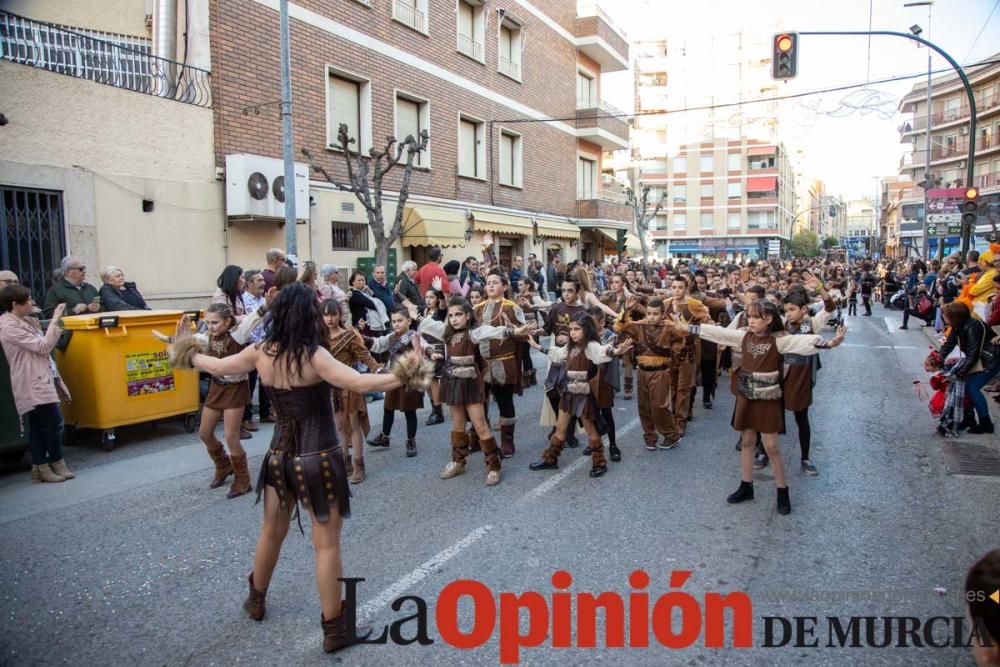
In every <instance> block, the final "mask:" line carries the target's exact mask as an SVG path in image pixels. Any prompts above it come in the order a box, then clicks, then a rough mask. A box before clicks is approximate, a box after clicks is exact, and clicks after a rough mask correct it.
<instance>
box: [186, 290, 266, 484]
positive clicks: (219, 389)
mask: <svg viewBox="0 0 1000 667" xmlns="http://www.w3.org/2000/svg"><path fill="white" fill-rule="evenodd" d="M205 324H207V325H208V352H207V354H208V355H209V356H211V357H215V358H216V359H223V358H225V357H229V356H232V355H234V354H239V353H240V352H241V351H242V350H243V347H244V345H245V344H246V341H245V340H242V339H240V340H237V338H239V336H238V335H237V332H236V317H235V316H234V315H233V311H232V310H231V309H230V308H229V306H227V305H225V304H221V303H213V304H212V305H211V306H209V308H208V310H207V311H205ZM249 402H250V383H249V376H248V375H247V374H246V373H242V374H238V375H222V376H214V375H213V376H212V379H211V381H210V384H209V387H208V395H207V396H206V397H205V406H204V407H203V408H202V411H201V427H200V428H199V429H198V436H199V437H200V438H201V441H202V442H204V443H205V447H207V448H208V455H209V456H211V457H212V461H213V462H214V463H215V478H214V479H213V480H212V482H211V484H209V488H212V489H216V488H218V487H220V486H222V485H223V484H225V483H226V478H227V477H229V475H230V474H232V475H233V483H232V485H231V486H230V487H229V493H227V494H226V497H227V498H236V497H237V496H242V495H243V494H245V493H250V491H252V490H253V487H252V486H251V485H250V468H249V467H247V454H246V451H245V450H244V449H243V445H242V444H240V426H241V425H242V423H243V410H244V409H245V408H246V405H247V403H249ZM219 419H222V422H223V432H224V434H225V439H226V444H227V445H228V446H229V456H226V450H225V448H224V447H223V446H222V443H221V442H219V441H218V440H217V439H216V437H215V427H216V425H217V424H218V423H219Z"/></svg>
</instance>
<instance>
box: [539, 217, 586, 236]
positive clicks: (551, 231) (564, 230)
mask: <svg viewBox="0 0 1000 667" xmlns="http://www.w3.org/2000/svg"><path fill="white" fill-rule="evenodd" d="M538 235H539V236H545V237H548V238H552V239H578V238H580V228H579V227H577V226H576V225H574V224H573V223H572V222H558V221H555V220H539V221H538Z"/></svg>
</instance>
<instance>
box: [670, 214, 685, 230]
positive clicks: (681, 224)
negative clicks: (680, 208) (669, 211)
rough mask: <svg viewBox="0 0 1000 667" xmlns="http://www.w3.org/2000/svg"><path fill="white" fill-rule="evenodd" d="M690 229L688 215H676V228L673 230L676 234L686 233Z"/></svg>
mask: <svg viewBox="0 0 1000 667" xmlns="http://www.w3.org/2000/svg"><path fill="white" fill-rule="evenodd" d="M687 228H688V219H687V214H686V213H674V226H673V230H674V231H675V232H686V231H687Z"/></svg>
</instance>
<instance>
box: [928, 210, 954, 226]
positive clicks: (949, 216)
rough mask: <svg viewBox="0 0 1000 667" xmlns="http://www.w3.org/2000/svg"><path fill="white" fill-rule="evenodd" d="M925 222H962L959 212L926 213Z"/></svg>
mask: <svg viewBox="0 0 1000 667" xmlns="http://www.w3.org/2000/svg"><path fill="white" fill-rule="evenodd" d="M927 222H930V223H937V224H942V223H943V224H946V225H948V224H952V223H954V224H958V223H960V222H962V214H961V213H929V214H928V215H927Z"/></svg>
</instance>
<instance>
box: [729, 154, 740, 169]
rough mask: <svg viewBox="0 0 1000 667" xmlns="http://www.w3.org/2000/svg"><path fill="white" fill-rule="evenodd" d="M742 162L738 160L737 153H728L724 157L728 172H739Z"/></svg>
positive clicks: (738, 155)
mask: <svg viewBox="0 0 1000 667" xmlns="http://www.w3.org/2000/svg"><path fill="white" fill-rule="evenodd" d="M742 163H743V160H741V159H740V154H739V153H728V154H727V156H726V164H727V165H728V167H729V171H739V170H740V165H741V164H742Z"/></svg>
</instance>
